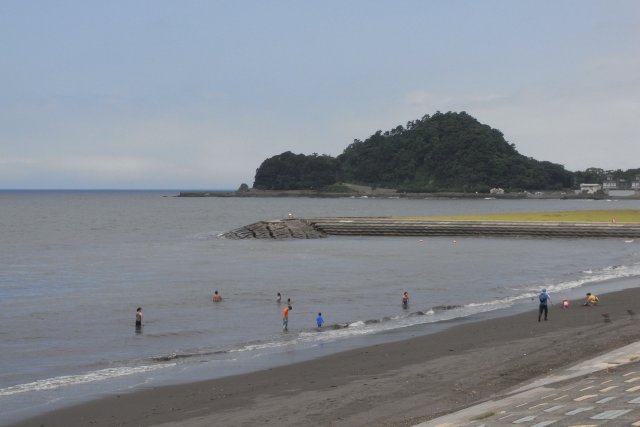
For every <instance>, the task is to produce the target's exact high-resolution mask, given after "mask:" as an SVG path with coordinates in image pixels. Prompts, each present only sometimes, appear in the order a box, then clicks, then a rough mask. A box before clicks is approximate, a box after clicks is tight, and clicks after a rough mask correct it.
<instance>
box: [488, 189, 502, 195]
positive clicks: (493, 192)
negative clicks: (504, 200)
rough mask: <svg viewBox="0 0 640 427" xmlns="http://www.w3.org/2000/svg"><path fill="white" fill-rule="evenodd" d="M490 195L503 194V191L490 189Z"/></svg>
mask: <svg viewBox="0 0 640 427" xmlns="http://www.w3.org/2000/svg"><path fill="white" fill-rule="evenodd" d="M489 193H491V194H504V190H503V189H502V188H492V189H491V190H489Z"/></svg>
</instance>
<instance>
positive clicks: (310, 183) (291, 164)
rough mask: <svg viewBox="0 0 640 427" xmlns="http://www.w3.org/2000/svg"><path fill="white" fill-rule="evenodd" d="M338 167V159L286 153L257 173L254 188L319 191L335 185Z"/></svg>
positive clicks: (268, 161) (270, 160)
mask: <svg viewBox="0 0 640 427" xmlns="http://www.w3.org/2000/svg"><path fill="white" fill-rule="evenodd" d="M337 171H338V164H337V161H336V159H335V158H333V157H331V156H327V155H324V154H323V155H318V154H317V153H313V154H312V155H310V156H306V155H304V154H294V153H292V152H291V151H286V152H284V153H282V154H279V155H276V156H273V157H270V158H268V159H266V160H265V161H264V162H262V164H261V165H260V167H259V168H258V169H257V171H256V176H255V181H254V183H253V187H254V188H257V189H260V190H318V189H322V188H324V187H326V186H328V185H331V184H334V183H335V182H336V179H337Z"/></svg>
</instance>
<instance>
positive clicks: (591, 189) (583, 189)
mask: <svg viewBox="0 0 640 427" xmlns="http://www.w3.org/2000/svg"><path fill="white" fill-rule="evenodd" d="M600 190H602V185H601V184H580V193H582V194H595V193H597V192H598V191H600Z"/></svg>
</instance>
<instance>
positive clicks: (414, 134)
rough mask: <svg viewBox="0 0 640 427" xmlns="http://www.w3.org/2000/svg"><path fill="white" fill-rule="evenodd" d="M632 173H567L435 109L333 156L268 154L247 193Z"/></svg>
mask: <svg viewBox="0 0 640 427" xmlns="http://www.w3.org/2000/svg"><path fill="white" fill-rule="evenodd" d="M638 174H640V169H631V170H628V171H621V170H618V171H604V170H602V169H598V168H589V169H587V170H585V171H577V172H571V171H568V170H566V169H565V168H564V166H563V165H560V164H556V163H552V162H549V161H540V160H536V159H533V158H531V157H527V156H524V155H522V154H520V153H518V151H517V150H516V148H515V145H514V144H511V143H509V142H507V141H506V140H505V138H504V135H503V134H502V132H500V131H499V130H497V129H494V128H492V127H490V126H488V125H486V124H482V123H480V122H479V121H478V120H476V119H475V118H474V117H472V116H470V115H469V114H467V113H465V112H459V113H458V112H447V113H441V112H437V113H435V114H433V115H431V116H429V115H425V116H424V117H422V118H421V119H419V120H415V121H410V122H408V123H407V124H406V125H405V126H397V127H396V128H394V129H392V130H388V131H385V132H383V131H377V132H375V133H374V134H373V135H371V136H370V137H369V138H367V139H365V140H364V141H360V140H355V141H354V142H353V143H352V144H350V145H349V146H348V147H347V148H345V150H344V151H343V152H342V154H340V155H338V156H337V157H332V156H329V155H326V154H323V155H319V154H317V153H313V154H311V155H305V154H294V153H292V152H290V151H287V152H284V153H282V154H278V155H275V156H273V157H270V158H268V159H266V160H264V161H263V162H262V164H261V165H260V167H259V168H258V169H257V171H256V175H255V181H254V183H253V188H254V189H256V190H271V191H291V190H312V191H322V192H329V193H331V192H337V193H339V192H348V191H351V190H350V188H349V187H347V186H345V185H343V184H342V183H351V184H359V185H363V186H368V187H371V188H391V189H395V190H396V191H397V192H399V193H443V192H452V193H488V192H489V191H490V190H491V189H492V188H501V189H504V190H505V191H507V192H523V191H524V192H526V191H561V190H568V189H572V188H578V187H579V185H580V184H581V183H593V182H603V181H604V179H605V177H606V176H607V175H613V176H614V178H615V179H628V180H629V181H630V180H632V179H633V178H635V177H636V176H637V175H638ZM240 190H248V186H246V185H244V184H243V188H241V189H240Z"/></svg>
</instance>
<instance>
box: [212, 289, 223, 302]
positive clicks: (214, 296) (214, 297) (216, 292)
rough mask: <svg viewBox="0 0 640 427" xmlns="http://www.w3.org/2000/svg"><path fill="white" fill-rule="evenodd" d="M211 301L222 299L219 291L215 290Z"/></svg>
mask: <svg viewBox="0 0 640 427" xmlns="http://www.w3.org/2000/svg"><path fill="white" fill-rule="evenodd" d="M211 301H213V302H220V301H222V296H220V294H219V293H218V291H215V292H214V293H213V296H212V297H211Z"/></svg>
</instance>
